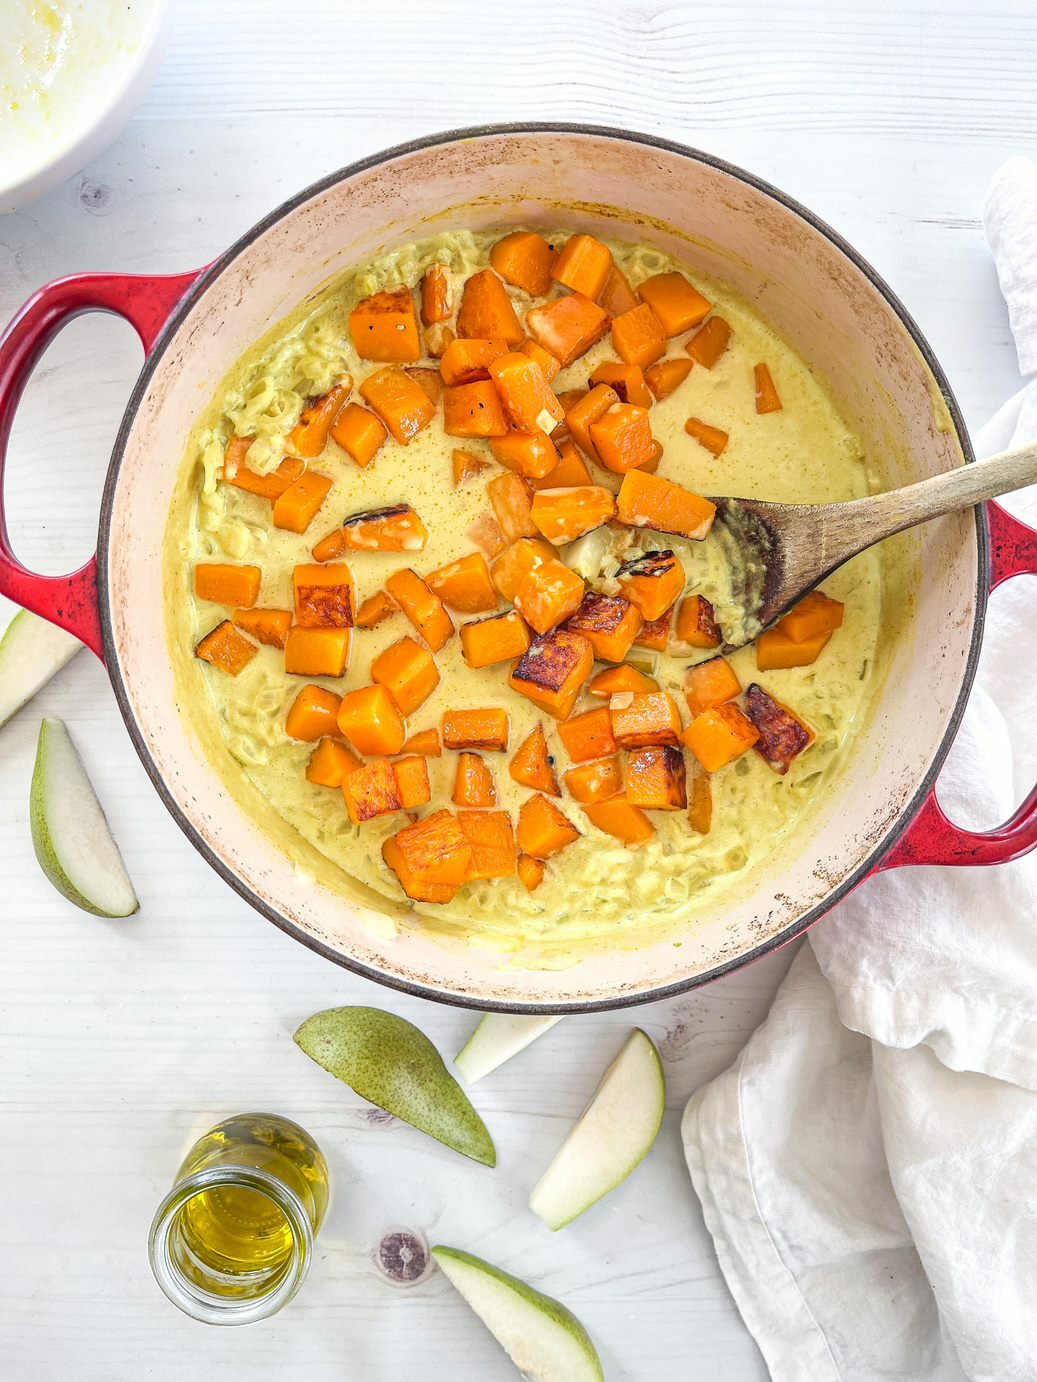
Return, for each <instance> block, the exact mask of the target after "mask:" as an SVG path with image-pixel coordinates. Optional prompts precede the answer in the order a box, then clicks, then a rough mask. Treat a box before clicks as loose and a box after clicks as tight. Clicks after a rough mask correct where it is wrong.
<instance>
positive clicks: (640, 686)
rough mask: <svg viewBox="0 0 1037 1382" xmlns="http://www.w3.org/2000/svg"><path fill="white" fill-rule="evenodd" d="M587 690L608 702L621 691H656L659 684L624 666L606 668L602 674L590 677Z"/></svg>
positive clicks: (653, 679) (632, 668) (634, 669)
mask: <svg viewBox="0 0 1037 1382" xmlns="http://www.w3.org/2000/svg"><path fill="white" fill-rule="evenodd" d="M587 690H588V691H589V692H590V693H591V695H592V696H603V697H604V698H605V699H606V700H608V699H610V698H611V697H612V696H617V695H619V694H620V693H621V692H623V691H633V692H636V693H640V692H643V691H658V690H659V683H658V682H657V681H656V680H655V678H654V677H649V676H646V675H645V673H644V672H639V671H638V669H637V668H636V667H630V666H627V665H626V664H624V665H623V666H622V667H606V668H605V670H604V671H603V672H599V673H598V674H597V676H595V677H591V679H590V681H589V682H588V684H587Z"/></svg>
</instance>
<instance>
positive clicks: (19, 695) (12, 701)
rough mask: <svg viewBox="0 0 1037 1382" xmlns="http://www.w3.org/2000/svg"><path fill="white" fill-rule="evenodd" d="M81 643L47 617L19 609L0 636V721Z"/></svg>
mask: <svg viewBox="0 0 1037 1382" xmlns="http://www.w3.org/2000/svg"><path fill="white" fill-rule="evenodd" d="M82 646H83V645H82V643H80V641H79V639H78V638H73V636H72V635H71V634H70V633H66V632H65V630H64V629H59V628H58V626H57V624H52V623H51V622H50V620H49V619H41V618H40V617H39V615H37V614H30V613H29V611H28V610H27V609H20V610H19V611H18V613H17V614H16V615H15V616H14V618H13V619H12V620H11V622H10V623H9V624H8V626H7V628H6V629H5V630H4V636H3V638H0V725H4V724H6V723H7V721H8V720H9V719H10V718H11V716H12V715H14V714H15V712H16V711H18V710H21V708H22V706H23V705H24V704H25V702H26V701H29V700H32V698H33V696H35V694H36V692H37V691H39V689H40V688H41V687H42V686H46V684H47V682H48V681H50V679H51V677H52V676H54V674H55V673H56V672H60V671H61V669H62V667H64V665H65V663H66V662H69V661H70V660H71V659H72V658H74V657H75V655H76V653H78V652H79V650H80V649H81V648H82Z"/></svg>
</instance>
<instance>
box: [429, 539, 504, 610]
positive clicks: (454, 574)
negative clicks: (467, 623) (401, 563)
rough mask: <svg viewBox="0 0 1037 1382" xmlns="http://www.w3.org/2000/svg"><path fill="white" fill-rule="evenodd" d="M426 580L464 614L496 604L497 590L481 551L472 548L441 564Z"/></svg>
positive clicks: (493, 606)
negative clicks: (443, 564) (465, 554)
mask: <svg viewBox="0 0 1037 1382" xmlns="http://www.w3.org/2000/svg"><path fill="white" fill-rule="evenodd" d="M425 580H426V581H427V582H428V585H429V586H430V588H431V589H432V590H434V591H435V593H436V594H437V595H438V596H439V598H440V599H441V600H442V601H443V603H444V604H445V605H449V606H450V608H451V609H459V610H462V611H463V612H464V613H465V614H482V613H484V612H485V611H486V610H488V609H496V608H497V603H498V601H497V592H496V590H494V588H493V582H492V581H491V580H490V568H489V567H488V566H487V565H486V558H485V557H484V556H483V554H482V552H469V554H468V555H467V556H465V557H458V559H457V560H456V561H450V562H447V564H446V565H445V566H438V567H437V568H436V569H435V571H430V572H429V573H428V575H427V576H426V577H425Z"/></svg>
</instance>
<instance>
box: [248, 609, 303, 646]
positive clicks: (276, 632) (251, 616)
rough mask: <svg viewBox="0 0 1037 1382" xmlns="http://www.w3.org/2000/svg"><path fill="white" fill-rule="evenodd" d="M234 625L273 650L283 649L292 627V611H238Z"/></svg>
mask: <svg viewBox="0 0 1037 1382" xmlns="http://www.w3.org/2000/svg"><path fill="white" fill-rule="evenodd" d="M234 623H235V625H236V626H237V627H238V628H239V629H241V631H242V633H247V634H249V635H250V636H251V637H252V638H254V639H256V641H257V642H259V643H266V644H267V645H268V646H269V647H271V648H283V647H284V644H285V639H286V638H287V637H288V630H289V629H290V628H291V627H292V611H291V610H290V609H236V610H235V611H234Z"/></svg>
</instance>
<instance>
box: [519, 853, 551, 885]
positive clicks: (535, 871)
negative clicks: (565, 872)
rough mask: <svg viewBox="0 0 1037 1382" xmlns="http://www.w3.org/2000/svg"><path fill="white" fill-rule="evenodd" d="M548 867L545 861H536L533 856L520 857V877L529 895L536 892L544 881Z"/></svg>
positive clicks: (521, 855)
mask: <svg viewBox="0 0 1037 1382" xmlns="http://www.w3.org/2000/svg"><path fill="white" fill-rule="evenodd" d="M546 871H547V865H546V864H545V863H544V861H543V859H534V858H533V856H532V854H520V855H519V857H518V876H519V879H520V881H521V883H522V886H523V887H524V888H525V890H526V892H527V893H531V892H535V891H536V889H537V888H539V887H540V884H541V883H542V882H543V881H544V874H545V873H546Z"/></svg>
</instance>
